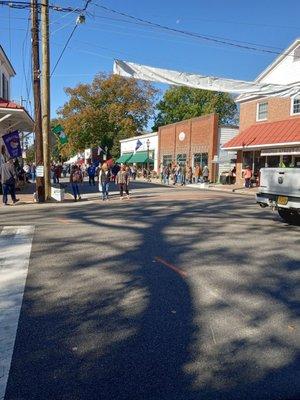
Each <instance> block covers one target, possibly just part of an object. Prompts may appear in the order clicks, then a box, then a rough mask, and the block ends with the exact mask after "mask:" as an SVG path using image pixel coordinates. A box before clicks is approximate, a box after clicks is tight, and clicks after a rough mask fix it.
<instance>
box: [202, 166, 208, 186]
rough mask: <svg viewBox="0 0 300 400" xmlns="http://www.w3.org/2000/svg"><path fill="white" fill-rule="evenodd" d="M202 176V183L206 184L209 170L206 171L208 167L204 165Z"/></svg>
mask: <svg viewBox="0 0 300 400" xmlns="http://www.w3.org/2000/svg"><path fill="white" fill-rule="evenodd" d="M202 176H203V181H204V182H208V177H209V169H208V166H207V165H205V166H204V167H203V171H202Z"/></svg>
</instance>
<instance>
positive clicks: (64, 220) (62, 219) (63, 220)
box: [56, 218, 71, 224]
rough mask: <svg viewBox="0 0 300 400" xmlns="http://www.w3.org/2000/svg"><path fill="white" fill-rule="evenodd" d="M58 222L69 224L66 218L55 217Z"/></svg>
mask: <svg viewBox="0 0 300 400" xmlns="http://www.w3.org/2000/svg"><path fill="white" fill-rule="evenodd" d="M56 220H57V221H58V222H62V223H63V224H70V223H71V221H69V220H67V219H66V218H57V219H56Z"/></svg>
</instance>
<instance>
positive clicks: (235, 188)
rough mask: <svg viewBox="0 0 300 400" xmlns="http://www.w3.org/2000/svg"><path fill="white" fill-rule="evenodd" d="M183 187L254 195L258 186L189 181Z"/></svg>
mask: <svg viewBox="0 0 300 400" xmlns="http://www.w3.org/2000/svg"><path fill="white" fill-rule="evenodd" d="M137 180H138V181H140V182H146V181H145V179H140V178H138V179H137ZM170 182H171V181H170ZM151 183H153V184H155V185H160V186H169V187H174V186H173V184H170V185H164V184H163V183H161V182H160V180H159V179H152V180H151ZM176 187H180V185H179V184H177V185H176ZM183 187H186V188H194V189H200V190H211V191H216V192H226V193H235V194H242V195H246V196H255V195H256V193H257V192H258V187H252V188H250V189H246V188H245V187H241V186H240V185H222V184H220V183H210V184H201V183H191V184H187V185H185V186H183Z"/></svg>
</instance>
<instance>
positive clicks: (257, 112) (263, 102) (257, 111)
mask: <svg viewBox="0 0 300 400" xmlns="http://www.w3.org/2000/svg"><path fill="white" fill-rule="evenodd" d="M261 104H266V105H267V117H266V118H258V116H259V106H260V105H261ZM268 111H269V104H268V102H267V101H261V102H258V103H257V104H256V122H262V121H267V120H268Z"/></svg>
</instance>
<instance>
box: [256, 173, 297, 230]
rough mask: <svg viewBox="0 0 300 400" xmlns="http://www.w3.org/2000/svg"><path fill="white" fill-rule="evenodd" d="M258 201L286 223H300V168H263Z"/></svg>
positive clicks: (257, 196)
mask: <svg viewBox="0 0 300 400" xmlns="http://www.w3.org/2000/svg"><path fill="white" fill-rule="evenodd" d="M256 201H257V203H258V204H259V205H260V206H261V207H267V206H269V207H272V208H273V209H276V210H277V211H278V214H279V215H280V216H281V218H283V219H284V220H285V221H286V222H290V223H297V224H298V223H300V168H262V169H261V170H260V187H259V192H258V193H257V195H256Z"/></svg>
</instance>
